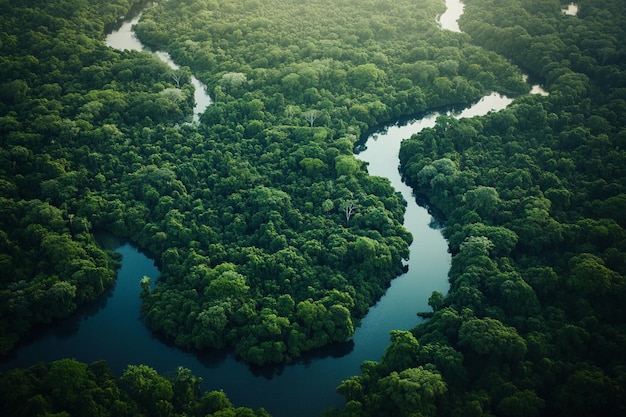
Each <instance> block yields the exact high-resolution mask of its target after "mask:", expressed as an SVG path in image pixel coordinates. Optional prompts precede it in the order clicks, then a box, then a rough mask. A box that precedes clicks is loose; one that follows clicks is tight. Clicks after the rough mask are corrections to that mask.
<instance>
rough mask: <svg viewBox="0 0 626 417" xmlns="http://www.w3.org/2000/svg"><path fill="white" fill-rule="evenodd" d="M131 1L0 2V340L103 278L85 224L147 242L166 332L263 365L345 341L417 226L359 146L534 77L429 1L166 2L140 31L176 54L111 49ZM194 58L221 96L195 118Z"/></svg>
mask: <svg viewBox="0 0 626 417" xmlns="http://www.w3.org/2000/svg"><path fill="white" fill-rule="evenodd" d="M129 7H130V3H129V2H120V3H119V4H118V6H117V7H116V6H114V5H113V3H107V4H106V5H101V4H100V3H96V4H87V3H85V2H80V1H78V2H71V3H70V2H68V3H66V4H63V5H62V6H59V5H50V4H47V3H42V2H38V1H31V2H26V3H24V4H23V5H21V6H14V5H13V6H11V7H6V8H4V9H3V10H4V11H3V13H4V14H5V19H3V24H4V28H3V33H4V35H3V36H4V38H5V40H3V42H2V48H3V57H4V58H3V59H4V62H3V66H2V71H3V74H2V75H3V78H2V79H3V80H4V82H3V84H2V116H1V117H2V124H1V126H2V129H3V148H2V155H1V157H2V158H3V163H2V167H3V176H2V178H3V186H4V188H5V189H6V192H5V193H4V197H3V200H2V207H3V214H4V215H3V216H2V222H3V228H2V230H3V254H2V256H3V259H4V262H3V263H2V265H3V268H4V271H3V272H5V273H3V275H2V276H3V282H2V292H0V296H1V297H2V301H3V302H2V309H1V310H0V315H1V317H2V327H1V328H0V340H2V343H1V344H0V346H2V350H3V351H5V352H6V351H9V350H10V349H11V348H12V346H14V345H15V343H16V342H17V341H18V340H19V338H20V337H21V336H22V335H24V334H26V333H27V332H28V331H29V328H30V327H31V326H32V325H35V324H38V323H45V322H47V321H49V320H51V319H52V318H55V317H63V316H65V315H67V314H69V313H70V312H71V311H73V310H74V309H75V308H76V306H78V305H80V304H82V303H85V302H88V301H89V300H92V299H93V298H94V297H96V296H97V295H98V294H100V293H102V292H103V291H104V290H105V289H106V288H108V287H110V286H111V285H113V282H114V270H115V267H116V265H117V263H116V262H115V259H114V258H113V257H112V255H111V254H110V253H107V252H104V251H102V250H101V249H99V248H98V247H97V246H96V245H95V244H94V242H93V238H92V234H91V233H92V232H93V231H94V230H99V229H104V230H107V231H110V232H113V233H115V234H116V235H118V236H120V237H123V238H126V239H129V240H131V241H133V242H135V243H136V244H137V245H138V246H139V247H140V248H142V249H144V250H146V251H148V252H149V253H151V254H152V256H153V257H154V258H155V259H156V260H157V262H158V264H159V266H160V268H161V271H162V275H161V278H160V279H159V282H158V283H157V285H156V288H155V289H154V290H153V291H150V285H147V282H144V285H143V288H144V291H143V292H142V297H143V300H144V313H145V314H144V316H145V321H146V323H147V324H148V326H150V327H151V328H152V329H154V330H155V331H156V332H158V333H159V334H161V335H162V336H164V337H165V338H167V339H169V340H171V341H172V342H173V343H175V344H176V345H178V346H181V347H184V348H191V349H212V348H224V347H234V349H235V352H236V354H237V355H238V356H240V357H241V358H243V359H244V360H246V361H248V362H250V363H254V364H264V363H270V362H285V361H290V360H292V359H294V358H297V357H299V356H300V355H301V353H302V352H305V351H308V350H311V349H315V348H318V347H321V346H324V345H326V344H329V343H334V342H343V341H346V340H348V339H349V338H350V337H351V336H352V334H353V332H354V326H355V324H356V323H358V320H359V319H360V318H361V317H362V316H363V315H364V314H365V313H366V311H367V309H368V308H369V307H370V306H371V305H372V304H373V303H374V302H375V301H376V300H377V299H378V298H379V297H380V296H381V295H382V294H383V293H384V291H385V289H386V288H387V287H388V285H389V282H390V280H391V279H393V278H394V277H395V276H397V275H399V274H400V273H401V272H402V270H403V266H402V260H403V259H406V258H407V257H408V255H409V254H408V244H409V243H410V242H411V239H412V237H411V236H410V234H409V233H408V232H407V231H406V230H405V229H404V228H403V227H402V221H403V215H404V204H405V202H404V201H402V198H401V197H400V195H399V194H397V193H395V192H394V190H393V189H392V188H391V187H390V185H389V182H388V181H387V180H385V179H382V178H377V177H370V176H368V175H367V171H366V167H365V166H364V164H363V163H362V162H361V161H359V160H357V159H356V158H355V157H354V156H353V154H352V150H353V146H354V143H355V142H356V141H357V140H358V139H359V138H360V136H361V135H362V133H363V132H365V131H366V130H367V129H369V128H370V127H372V126H374V125H376V124H378V123H381V122H384V121H388V120H389V119H390V118H393V117H397V116H400V115H404V114H412V113H415V112H419V111H422V110H424V109H425V108H430V107H434V106H440V105H447V104H453V103H464V102H467V101H469V100H472V99H476V98H478V97H480V96H481V95H482V94H484V93H485V92H486V91H491V90H493V89H499V90H502V91H509V92H511V91H515V92H518V93H524V92H526V91H527V90H528V87H527V86H526V84H525V83H524V82H523V80H522V77H521V73H520V71H519V70H518V69H517V68H516V67H515V66H513V65H511V64H510V63H509V62H508V61H507V60H506V59H504V58H502V57H500V56H499V55H497V54H496V53H493V52H488V51H486V50H484V49H481V48H479V47H476V46H472V45H471V44H470V43H469V41H468V40H469V39H468V37H467V36H461V35H459V34H454V33H448V32H444V31H441V30H440V29H439V28H438V26H437V24H436V22H435V17H436V15H437V13H439V12H441V11H442V10H443V7H442V4H440V3H439V2H438V1H426V2H423V4H421V5H420V7H415V6H414V4H413V3H412V2H410V1H404V2H398V3H397V4H396V5H395V6H394V8H393V9H392V10H387V8H386V7H384V6H383V4H382V3H381V2H379V1H369V2H363V3H362V4H361V5H360V6H359V8H357V9H355V8H354V7H353V5H352V3H351V2H328V1H321V0H319V1H316V2H307V3H306V4H298V5H289V3H285V2H280V1H276V2H266V3H263V4H261V3H260V2H248V1H240V2H239V3H237V2H232V1H231V2H202V1H187V2H176V1H171V2H165V3H163V4H161V5H159V6H156V7H152V8H149V9H148V10H146V11H145V14H144V17H143V18H142V20H141V22H140V23H139V24H138V25H137V27H136V31H137V33H138V35H139V36H140V37H141V38H142V40H143V41H144V42H146V43H147V44H149V45H152V46H155V47H157V48H159V49H161V50H167V51H168V52H170V53H171V55H172V56H173V58H174V59H175V60H176V61H177V62H179V63H180V64H181V65H182V68H181V69H180V70H172V69H170V68H168V67H167V66H166V65H165V64H164V63H162V62H160V61H159V60H158V59H157V58H156V57H154V56H152V55H150V54H147V53H139V52H134V51H123V52H120V51H116V50H113V49H111V48H108V47H106V46H105V45H103V43H102V39H103V34H104V30H105V27H106V26H107V24H108V23H110V22H113V21H115V19H116V18H117V16H120V15H123V14H124V11H125V10H128V8H129ZM329 8H330V10H332V11H333V13H328V11H329ZM396 9H397V10H396ZM413 12H414V13H413ZM96 15H97V16H98V18H93V19H91V16H96ZM407 16H412V17H411V18H410V19H409V18H408V17H407ZM313 17H315V18H316V19H313ZM313 21H315V22H316V23H313ZM410 28H413V29H412V30H409V29H410ZM401 33H402V34H403V35H404V34H407V35H409V36H400V34H401ZM244 35H245V36H244ZM400 41H401V42H400ZM259 48H262V49H263V51H266V50H267V51H271V53H265V52H263V53H262V52H261V50H260V49H259ZM253 57H258V58H259V59H253ZM261 57H263V59H261ZM191 69H193V71H194V73H195V74H197V76H198V77H199V78H201V79H202V80H203V81H204V82H205V84H207V85H208V86H209V88H210V89H211V91H212V93H213V97H214V100H215V104H214V105H212V106H211V107H209V109H208V110H207V111H206V112H205V114H203V115H202V116H201V121H200V123H187V121H190V120H191V118H190V116H191V113H192V104H193V103H192V101H193V86H192V85H191V84H190V83H189V75H190V71H191ZM22 213H27V214H29V216H24V215H22ZM30 213H33V214H30ZM38 225H41V226H38ZM91 253H94V254H93V255H91ZM88 255H91V258H93V259H94V260H93V261H90V257H89V256H88ZM20 259H21V260H23V261H21V263H20V262H18V261H17V260H20ZM88 261H90V263H89V264H87V262H88ZM92 264H93V265H92ZM39 310H42V311H39Z"/></svg>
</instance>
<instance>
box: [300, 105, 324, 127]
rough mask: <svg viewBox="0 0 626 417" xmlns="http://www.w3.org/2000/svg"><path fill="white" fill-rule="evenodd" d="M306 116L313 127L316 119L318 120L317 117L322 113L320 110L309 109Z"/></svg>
mask: <svg viewBox="0 0 626 417" xmlns="http://www.w3.org/2000/svg"><path fill="white" fill-rule="evenodd" d="M303 115H304V117H305V119H306V121H307V122H309V126H311V127H313V124H314V123H315V121H316V120H317V118H318V117H319V115H320V112H319V110H314V109H311V110H307V111H305V112H304V114H303Z"/></svg>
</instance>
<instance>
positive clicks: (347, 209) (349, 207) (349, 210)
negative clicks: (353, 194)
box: [341, 200, 359, 224]
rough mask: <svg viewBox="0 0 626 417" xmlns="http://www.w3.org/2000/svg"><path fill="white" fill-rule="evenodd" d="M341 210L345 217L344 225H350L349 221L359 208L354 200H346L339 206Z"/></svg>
mask: <svg viewBox="0 0 626 417" xmlns="http://www.w3.org/2000/svg"><path fill="white" fill-rule="evenodd" d="M341 210H342V211H343V212H344V214H345V215H346V224H350V219H351V218H352V216H353V215H354V213H356V212H357V211H358V210H359V206H358V205H357V203H356V201H354V200H346V201H344V202H343V203H342V204H341Z"/></svg>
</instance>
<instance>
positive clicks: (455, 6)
mask: <svg viewBox="0 0 626 417" xmlns="http://www.w3.org/2000/svg"><path fill="white" fill-rule="evenodd" d="M463 9H465V5H464V4H463V2H462V1H460V0H446V11H445V12H443V14H442V15H441V16H439V17H438V18H437V23H439V25H440V26H441V28H442V29H446V30H449V31H452V32H461V29H460V28H459V18H460V17H461V15H462V14H463Z"/></svg>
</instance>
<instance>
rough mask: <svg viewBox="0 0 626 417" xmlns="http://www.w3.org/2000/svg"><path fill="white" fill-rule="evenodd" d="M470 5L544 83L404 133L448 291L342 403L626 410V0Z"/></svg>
mask: <svg viewBox="0 0 626 417" xmlns="http://www.w3.org/2000/svg"><path fill="white" fill-rule="evenodd" d="M465 4H466V8H465V14H464V15H463V16H462V18H461V20H460V26H461V29H462V30H464V31H466V32H467V33H468V34H469V35H470V36H471V37H472V39H473V41H474V42H476V43H477V44H480V45H482V46H484V47H486V48H488V49H492V50H495V51H497V52H498V53H500V54H502V55H503V56H506V57H507V58H510V59H511V60H512V61H513V62H515V63H517V64H519V65H521V66H522V67H524V68H527V69H529V70H531V71H532V73H533V74H535V75H538V76H540V77H541V79H542V80H545V87H546V88H547V89H548V90H549V91H550V94H549V96H540V95H532V96H525V97H522V98H519V99H517V100H515V101H514V103H513V104H512V105H510V106H509V107H508V108H507V109H506V110H503V111H500V112H497V113H492V114H489V115H487V116H484V117H480V118H473V119H463V120H460V121H458V120H456V119H454V118H451V117H447V116H441V117H440V118H439V119H438V120H437V125H436V126H435V127H434V128H432V129H426V130H424V131H422V132H420V133H419V134H417V135H414V136H413V137H412V138H410V139H408V140H405V141H404V142H403V143H402V148H401V151H400V160H401V170H402V172H403V174H404V176H405V178H406V180H407V182H408V183H409V184H410V185H411V186H412V187H413V188H414V190H415V191H416V193H417V194H418V199H421V200H422V201H424V202H425V203H426V204H428V205H429V206H430V207H431V208H432V209H433V210H434V211H435V212H436V213H437V214H438V215H439V216H440V217H441V218H442V220H444V221H445V228H444V230H443V233H444V235H445V237H446V239H447V240H448V242H449V245H450V250H451V251H452V253H453V258H452V266H451V270H450V274H449V280H450V285H451V288H450V291H449V293H448V294H447V295H446V296H445V297H444V296H443V295H442V294H440V293H433V295H432V296H431V298H430V300H429V304H430V305H431V307H432V308H433V311H434V314H433V316H432V319H430V320H429V321H428V322H427V323H425V324H422V325H420V326H418V327H417V328H415V329H413V330H412V331H411V332H397V333H395V334H392V338H391V344H390V346H389V347H388V348H387V351H386V353H385V356H384V357H383V359H382V360H381V361H380V362H379V363H374V362H371V363H364V364H363V365H362V374H361V375H359V376H356V377H354V378H352V379H350V380H347V381H344V382H343V383H342V385H341V386H340V387H339V391H340V392H341V393H342V394H343V395H344V396H345V397H346V399H347V400H348V403H347V405H346V407H345V409H344V410H342V411H341V412H340V413H337V414H336V415H341V416H356V415H358V416H379V415H382V414H383V413H392V414H394V415H406V416H408V415H413V414H411V413H414V412H416V411H418V412H420V413H421V414H422V415H455V416H457V415H463V416H481V415H500V416H524V417H528V416H539V415H546V416H555V415H557V416H565V415H567V416H597V415H603V416H620V415H623V414H624V413H625V412H626V392H625V391H624V387H625V386H626V385H625V382H626V367H625V365H626V362H625V358H624V352H626V327H625V326H626V310H625V308H624V301H625V300H626V286H625V284H626V282H625V279H624V276H625V273H626V253H625V250H626V231H625V230H624V228H625V227H626V217H625V214H624V213H626V151H625V149H624V145H626V143H625V139H626V128H625V123H626V118H625V117H624V116H625V115H626V101H625V100H626V88H625V87H626V73H625V70H626V66H625V65H626V59H625V58H626V50H625V48H624V46H625V44H624V41H623V39H624V36H625V35H626V33H624V26H623V22H624V21H626V16H625V14H624V13H625V10H626V9H625V8H624V6H625V4H624V2H623V1H593V2H592V1H580V2H578V5H579V7H580V9H579V13H578V15H577V16H564V15H562V13H561V10H560V4H559V2H545V1H510V2H498V1H491V0H467V1H466V2H465Z"/></svg>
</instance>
